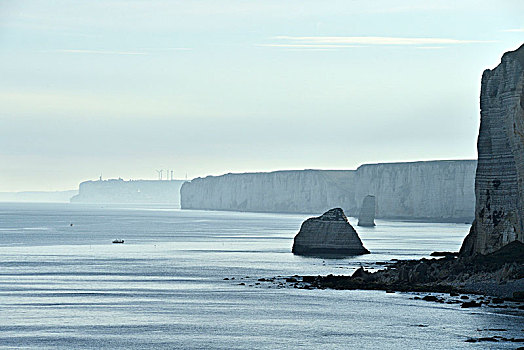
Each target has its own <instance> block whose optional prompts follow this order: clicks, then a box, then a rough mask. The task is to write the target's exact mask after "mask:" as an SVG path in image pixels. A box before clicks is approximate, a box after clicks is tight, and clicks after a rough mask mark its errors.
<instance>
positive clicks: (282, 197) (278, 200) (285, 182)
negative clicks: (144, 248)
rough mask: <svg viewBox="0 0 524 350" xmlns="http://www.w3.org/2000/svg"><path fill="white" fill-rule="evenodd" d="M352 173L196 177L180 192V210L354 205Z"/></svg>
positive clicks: (297, 209)
mask: <svg viewBox="0 0 524 350" xmlns="http://www.w3.org/2000/svg"><path fill="white" fill-rule="evenodd" d="M354 180H355V172H354V171H337V170H302V171H275V172H271V173H246V174H227V175H222V176H208V177H206V178H197V179H194V180H192V181H191V182H188V183H185V184H184V185H183V186H182V188H181V190H180V195H181V206H182V209H210V210H235V211H258V212H280V213H318V212H324V211H326V210H328V209H329V208H333V207H336V206H340V207H343V208H350V207H354V206H355V202H354V194H353V189H354V186H353V183H354Z"/></svg>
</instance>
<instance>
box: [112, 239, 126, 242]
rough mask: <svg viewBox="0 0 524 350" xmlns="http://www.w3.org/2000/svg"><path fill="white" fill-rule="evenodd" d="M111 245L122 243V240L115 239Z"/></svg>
mask: <svg viewBox="0 0 524 350" xmlns="http://www.w3.org/2000/svg"><path fill="white" fill-rule="evenodd" d="M113 243H124V240H123V239H115V240H114V241H113Z"/></svg>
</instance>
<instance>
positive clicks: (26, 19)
mask: <svg viewBox="0 0 524 350" xmlns="http://www.w3.org/2000/svg"><path fill="white" fill-rule="evenodd" d="M523 14H524V3H523V2H521V1H500V2H497V3H493V2H489V1H480V2H479V1H463V2H460V3H459V4H456V3H455V2H453V1H436V2H431V3H420V2H417V1H397V2H395V3H394V4H391V2H389V1H376V2H373V4H370V3H369V2H368V1H351V2H348V1H338V0H337V1H325V2H318V1H289V2H285V3H282V2H280V1H276V0H275V1H249V2H246V1H240V0H225V1H222V2H213V1H209V0H201V1H191V0H188V1H166V0H153V1H132V2H129V1H122V0H105V1H99V0H97V1H90V2H78V3H75V4H74V6H73V5H71V3H70V2H67V1H64V0H59V1H53V2H41V1H28V0H19V1H10V0H8V1H3V2H2V3H1V4H0V62H1V63H2V64H1V65H0V73H1V75H2V77H3V79H2V82H3V86H2V88H1V89H0V110H1V111H2V112H1V114H0V126H1V127H0V135H1V136H0V150H1V151H0V164H2V166H1V168H0V192H6V191H38V190H40V191H55V190H68V189H75V188H77V187H78V184H79V183H80V182H81V181H85V180H89V179H97V178H98V177H99V176H100V174H102V176H103V178H118V177H122V178H125V179H129V178H133V179H156V178H157V175H156V172H155V170H156V169H173V170H174V171H175V177H176V178H177V179H184V178H185V176H186V174H187V177H188V179H191V178H195V177H203V176H207V175H221V174H224V173H229V172H259V171H274V170H292V169H356V168H357V167H358V166H359V165H361V164H364V163H378V162H397V161H420V160H435V159H475V158H476V140H477V134H478V127H479V121H480V115H479V94H480V79H481V76H482V72H483V70H484V69H488V68H494V67H495V66H496V65H497V64H498V63H499V62H500V58H501V56H502V54H503V53H504V52H506V51H509V50H514V49H516V48H518V47H519V46H520V45H521V44H522V43H523V42H524V27H523V23H524V15H523Z"/></svg>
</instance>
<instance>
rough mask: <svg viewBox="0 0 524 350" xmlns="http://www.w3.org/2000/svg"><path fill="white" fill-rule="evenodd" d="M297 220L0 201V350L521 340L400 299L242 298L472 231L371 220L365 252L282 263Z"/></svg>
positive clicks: (475, 317) (344, 294) (278, 293)
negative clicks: (284, 281) (277, 282)
mask: <svg viewBox="0 0 524 350" xmlns="http://www.w3.org/2000/svg"><path fill="white" fill-rule="evenodd" d="M306 218H307V215H279V214H254V213H234V212H208V211H181V210H173V209H169V208H159V207H141V208H140V207H135V208H120V207H116V206H101V205H92V206H88V205H72V204H13V203H0V348H2V349H3V348H27V349H41V348H62V349H76V348H126V349H144V348H157V349H158V348H166V349H256V348H267V349H286V348H326V349H355V348H358V349H462V348H464V349H486V348H491V349H499V348H500V349H503V348H508V349H513V348H516V347H517V346H516V344H514V343H502V342H500V343H466V342H465V340H466V339H468V338H470V337H475V338H477V337H487V336H492V335H502V336H504V337H507V338H511V337H516V338H524V312H522V311H515V310H507V309H501V310H497V309H490V308H481V309H461V308H460V307H459V306H457V305H448V304H437V303H429V302H425V301H422V300H413V299H412V297H413V295H411V294H409V293H395V294H386V293H385V292H380V291H333V290H300V289H291V288H283V289H278V288H275V286H274V285H268V284H267V285H260V286H252V287H250V286H249V285H250V284H251V285H253V284H254V283H255V282H256V279H258V278H260V277H274V276H277V275H283V276H286V275H294V274H299V275H304V274H308V275H316V274H330V273H333V274H351V273H352V272H353V271H354V270H355V269H356V268H358V267H359V266H361V265H364V266H369V267H370V268H373V267H374V264H373V262H375V261H388V260H390V259H395V258H396V259H408V258H421V257H424V256H428V255H429V253H431V252H432V251H435V250H440V251H442V250H447V251H456V250H457V249H458V248H459V247H460V244H461V242H462V239H463V237H464V236H465V235H466V233H467V231H468V229H469V227H468V226H467V225H464V224H426V223H405V222H388V221H380V220H378V221H377V227H375V228H357V231H358V232H359V234H360V236H361V239H362V241H363V242H364V245H365V246H366V247H367V248H368V249H369V250H370V251H371V252H372V254H368V255H364V256H360V257H354V258H347V259H336V260H322V259H317V258H304V257H297V256H294V255H293V254H291V253H290V251H291V246H292V243H293V237H294V235H295V234H296V233H297V231H298V229H299V227H300V224H301V222H302V221H303V220H304V219H306ZM71 223H72V224H73V226H70V224H71ZM352 223H353V224H355V222H354V220H352ZM355 227H356V226H355ZM113 239H124V240H125V244H112V243H111V241H112V240H113ZM246 276H249V278H245V277H246ZM225 277H228V278H231V277H235V281H231V280H229V281H226V280H224V278H225ZM240 278H243V279H242V280H241V281H240ZM239 282H245V283H246V284H247V285H245V286H242V285H238V283H239ZM270 286H271V287H272V288H269V287H270ZM489 329H506V330H507V331H493V330H489Z"/></svg>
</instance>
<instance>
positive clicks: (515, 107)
mask: <svg viewBox="0 0 524 350" xmlns="http://www.w3.org/2000/svg"><path fill="white" fill-rule="evenodd" d="M480 109H481V112H480V116H481V120H480V131H479V137H478V142H477V150H478V168H477V174H476V177H475V196H476V205H475V221H474V223H473V225H472V227H471V230H470V233H469V235H468V236H467V237H466V239H465V240H464V243H463V245H462V248H461V253H462V254H463V255H471V254H473V253H482V254H487V253H491V252H493V251H495V250H497V249H500V248H501V247H502V246H504V245H506V244H508V243H509V242H512V241H515V240H518V241H521V242H524V237H523V231H524V228H523V203H524V197H523V195H524V194H523V187H524V182H523V181H524V149H523V148H524V45H522V46H521V47H520V48H519V49H518V50H516V51H512V52H507V53H505V54H504V56H502V62H501V63H500V64H499V65H498V66H497V67H496V68H495V69H493V70H489V69H488V70H486V71H484V74H483V75H482V84H481V93H480Z"/></svg>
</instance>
